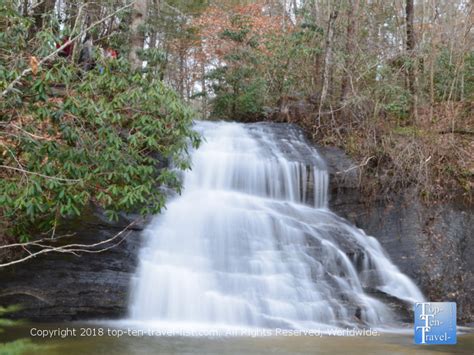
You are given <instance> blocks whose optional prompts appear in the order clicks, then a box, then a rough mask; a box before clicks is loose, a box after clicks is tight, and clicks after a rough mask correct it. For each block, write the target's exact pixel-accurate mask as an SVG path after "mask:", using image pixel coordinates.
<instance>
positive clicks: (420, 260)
mask: <svg viewBox="0 0 474 355" xmlns="http://www.w3.org/2000/svg"><path fill="white" fill-rule="evenodd" d="M319 150H320V152H321V153H322V154H323V155H324V157H325V159H326V162H327V164H328V169H329V172H330V177H331V178H330V207H331V209H332V210H333V211H334V212H336V213H337V214H339V215H340V216H342V217H344V218H346V219H348V220H350V221H351V222H352V223H353V224H355V225H356V226H357V227H359V228H361V229H363V230H364V231H365V232H366V233H367V234H368V235H372V236H374V237H376V238H377V239H378V240H379V242H380V243H381V244H382V246H383V247H384V249H385V251H386V252H387V253H388V255H389V256H390V258H391V259H392V261H393V262H394V263H395V264H396V265H397V266H398V267H399V268H400V269H401V271H403V272H404V273H405V274H407V275H408V276H410V277H411V278H412V279H413V280H415V282H416V283H417V284H418V285H419V287H420V288H421V289H422V291H423V293H424V294H425V296H426V298H427V300H429V301H433V302H436V301H438V302H444V301H446V302H447V301H453V302H456V303H457V307H458V312H457V313H458V321H459V322H461V323H470V322H473V320H474V318H473V297H472V294H473V292H474V274H473V271H474V214H473V205H472V204H471V205H466V204H463V203H461V202H457V201H453V202H449V203H438V204H434V205H433V204H431V205H425V204H423V203H421V201H420V200H419V199H418V198H417V195H416V194H414V193H412V192H411V191H409V190H407V191H403V192H402V193H400V194H399V195H392V196H380V197H379V198H377V199H376V200H375V201H371V202H370V203H368V199H367V198H365V196H363V195H362V194H361V192H360V190H359V188H358V185H359V184H358V169H357V168H355V169H354V168H353V167H354V166H356V165H357V164H355V163H354V162H351V161H350V159H348V158H347V156H346V155H345V153H344V152H343V151H341V150H339V149H337V148H320V149H319Z"/></svg>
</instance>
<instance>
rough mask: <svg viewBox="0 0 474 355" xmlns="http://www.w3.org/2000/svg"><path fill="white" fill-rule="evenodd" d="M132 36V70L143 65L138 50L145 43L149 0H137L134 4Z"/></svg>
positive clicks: (130, 59) (130, 56) (130, 58)
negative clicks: (144, 28)
mask: <svg viewBox="0 0 474 355" xmlns="http://www.w3.org/2000/svg"><path fill="white" fill-rule="evenodd" d="M132 11H133V13H132V24H131V26H130V29H131V37H130V54H129V57H128V59H129V61H130V65H131V68H132V70H137V69H140V68H141V67H142V65H143V63H142V61H141V59H140V58H139V56H138V52H140V51H141V50H142V49H143V44H144V43H145V32H144V30H143V26H144V25H145V21H146V16H147V0H136V1H135V3H134V4H133V10H132Z"/></svg>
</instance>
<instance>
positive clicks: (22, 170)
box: [0, 165, 82, 182]
mask: <svg viewBox="0 0 474 355" xmlns="http://www.w3.org/2000/svg"><path fill="white" fill-rule="evenodd" d="M0 168H3V169H9V170H15V171H19V172H21V173H24V174H30V175H36V176H41V177H43V178H45V179H52V180H58V181H65V182H80V181H82V179H66V178H60V177H57V176H49V175H44V174H40V173H35V172H34V171H28V170H25V169H20V168H15V167H13V166H8V165H0Z"/></svg>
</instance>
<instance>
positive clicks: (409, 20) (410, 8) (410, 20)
mask: <svg viewBox="0 0 474 355" xmlns="http://www.w3.org/2000/svg"><path fill="white" fill-rule="evenodd" d="M414 11H415V9H414V0H406V8H405V15H406V26H407V42H406V50H407V55H408V62H409V64H408V69H407V83H408V90H409V91H410V95H411V103H410V116H416V101H417V98H416V87H415V80H416V75H415V70H416V65H417V64H416V60H415V53H414V50H415V29H414Z"/></svg>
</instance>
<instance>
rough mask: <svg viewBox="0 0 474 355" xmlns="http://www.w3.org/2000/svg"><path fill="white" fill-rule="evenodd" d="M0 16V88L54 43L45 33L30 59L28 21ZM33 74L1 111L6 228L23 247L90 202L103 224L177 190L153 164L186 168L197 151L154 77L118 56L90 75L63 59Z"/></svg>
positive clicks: (171, 96) (0, 201) (169, 93)
mask: <svg viewBox="0 0 474 355" xmlns="http://www.w3.org/2000/svg"><path fill="white" fill-rule="evenodd" d="M4 15H5V16H6V17H5V18H6V19H7V21H8V27H7V29H6V31H5V32H3V33H2V34H1V35H2V37H3V38H4V39H8V40H6V41H0V43H1V44H0V46H1V48H0V51H1V53H2V55H1V57H0V90H3V89H4V88H5V87H6V85H7V83H9V82H11V81H12V80H13V78H15V77H16V76H17V75H19V73H20V72H21V71H22V70H24V69H25V68H27V67H28V65H29V64H28V59H27V58H28V57H29V56H30V55H31V54H34V55H36V56H37V57H39V58H40V57H42V56H43V55H44V54H45V53H50V52H51V51H52V50H53V45H52V44H54V43H58V40H59V39H58V38H55V37H54V35H53V31H52V30H51V29H49V30H48V29H46V28H45V29H44V30H43V31H41V32H39V33H37V35H36V38H35V43H37V44H38V46H37V47H35V48H34V52H33V53H31V52H30V53H28V52H27V50H26V48H25V46H26V43H27V42H26V36H27V33H28V27H29V26H30V24H31V21H30V20H29V19H27V18H24V17H23V16H20V15H19V14H18V13H17V12H16V11H15V9H14V8H13V7H5V5H3V7H2V17H3V16H4ZM19 54H20V55H19ZM30 61H31V58H30ZM37 70H38V71H37V72H36V70H34V71H33V73H32V74H31V75H29V76H28V77H26V79H25V80H24V81H23V82H22V84H21V87H20V89H19V90H15V91H13V92H10V93H9V94H8V96H7V97H6V99H5V100H3V101H2V102H1V103H0V113H1V121H0V125H1V128H2V129H1V131H0V163H1V165H2V170H1V175H2V180H1V182H0V205H1V206H2V207H1V213H2V222H3V223H4V224H5V225H4V228H5V227H6V228H8V231H9V233H12V234H14V235H16V236H19V237H20V239H21V240H23V241H24V240H26V239H28V237H29V235H31V233H32V232H48V231H49V232H51V231H53V233H54V230H55V228H56V226H57V225H58V223H60V221H61V220H62V218H67V217H72V216H77V215H80V214H81V212H82V211H83V210H84V209H85V208H86V207H87V206H88V205H89V204H90V203H95V204H97V205H99V206H101V207H103V208H104V209H105V210H106V213H107V215H108V216H109V217H110V218H111V219H116V218H117V213H118V212H119V211H136V210H139V211H140V212H141V213H142V214H146V213H156V212H159V211H160V210H161V209H162V208H163V206H164V203H165V197H164V195H163V193H162V192H161V191H160V189H159V188H158V187H159V186H162V185H166V186H169V187H171V188H174V189H176V190H178V191H179V189H180V182H179V179H178V178H177V175H176V172H175V171H174V170H173V169H171V168H162V169H160V170H159V171H158V170H157V166H158V165H159V164H160V163H161V162H163V161H169V162H170V163H171V164H172V165H171V166H172V167H176V168H177V169H187V168H189V162H188V158H187V151H188V145H189V143H191V144H192V145H193V146H195V147H196V146H197V145H198V143H199V137H198V136H197V134H196V133H195V132H194V131H193V130H192V128H191V123H192V119H193V112H192V111H191V110H190V109H189V108H188V107H187V106H186V105H185V104H184V103H183V102H182V101H181V100H180V99H179V97H178V95H177V94H176V93H175V92H174V91H173V90H171V89H170V88H168V87H167V86H166V85H165V84H164V83H163V82H161V81H159V80H157V79H156V78H155V77H154V76H152V75H143V74H141V73H139V72H136V73H134V72H132V71H131V70H130V67H129V65H128V63H127V61H126V60H125V59H124V58H123V57H122V58H120V59H114V60H107V59H104V58H97V65H96V67H95V68H94V69H93V70H91V71H88V72H83V71H81V70H79V69H78V67H77V66H76V65H75V64H74V63H73V62H71V61H70V60H68V59H64V58H56V59H55V60H53V61H51V62H50V63H48V64H47V65H44V66H43V67H41V68H38V69H37Z"/></svg>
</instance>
